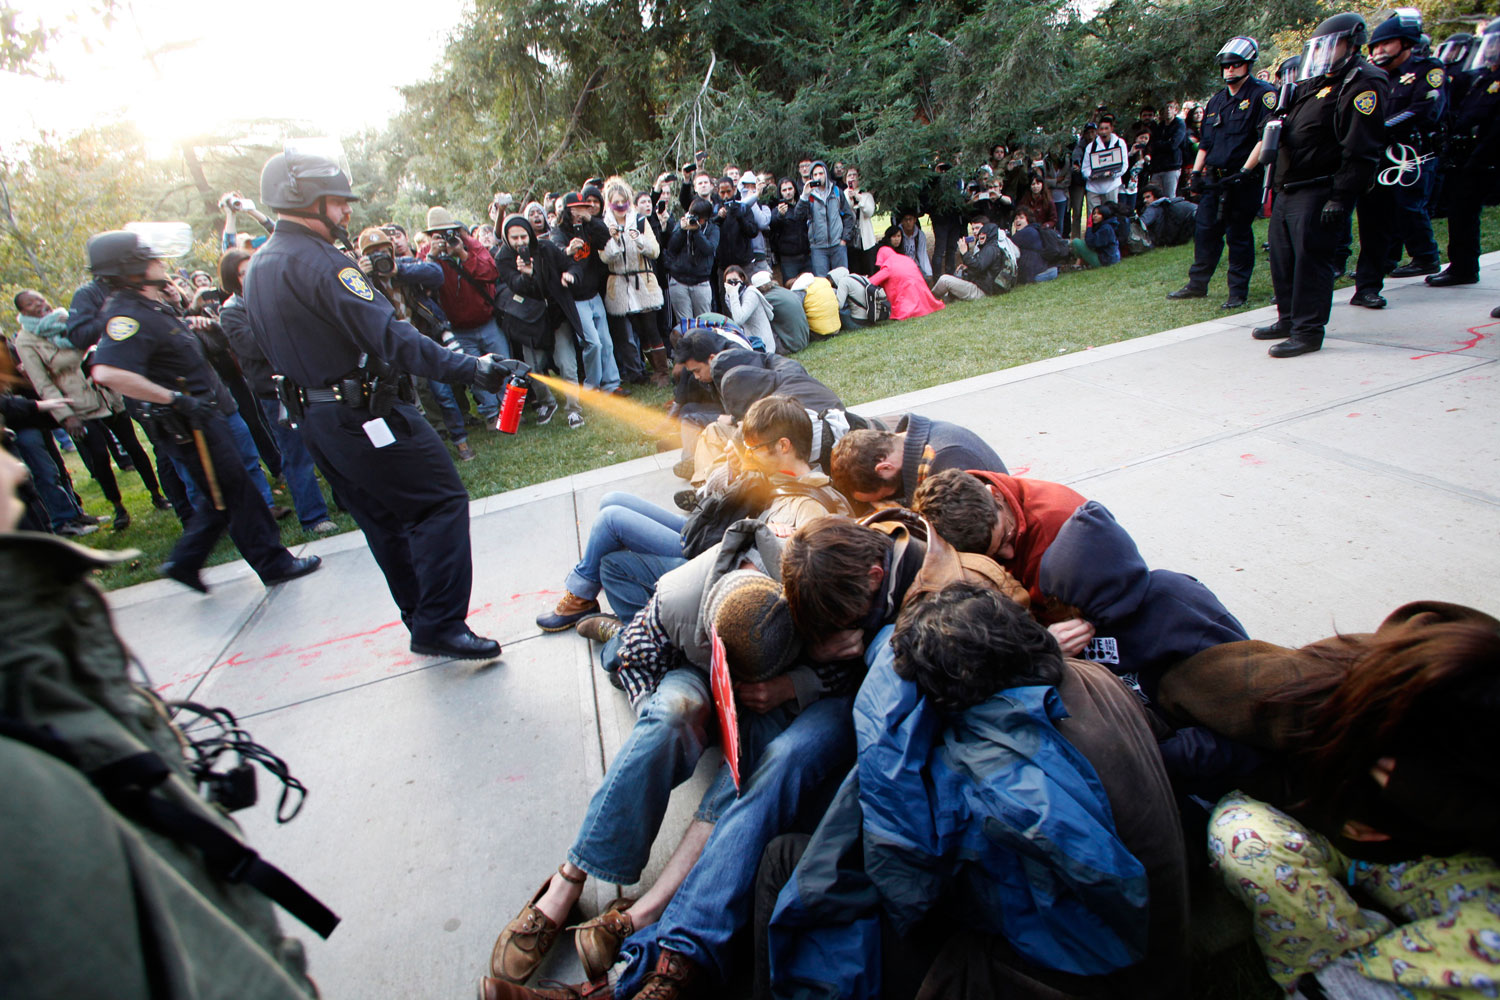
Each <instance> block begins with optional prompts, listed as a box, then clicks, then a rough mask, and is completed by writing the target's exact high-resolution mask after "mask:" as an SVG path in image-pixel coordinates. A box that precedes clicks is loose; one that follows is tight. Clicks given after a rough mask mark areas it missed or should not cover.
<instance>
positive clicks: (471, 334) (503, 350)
mask: <svg viewBox="0 0 1500 1000" xmlns="http://www.w3.org/2000/svg"><path fill="white" fill-rule="evenodd" d="M453 336H454V338H455V339H456V340H457V341H458V343H459V345H460V346H461V347H463V349H464V353H465V354H469V355H472V356H474V357H476V358H478V357H482V356H483V355H486V354H498V355H499V356H500V357H502V358H508V357H510V344H509V343H507V342H506V339H505V337H504V336H503V335H502V334H501V333H500V327H498V326H496V325H495V321H494V320H490V321H489V322H488V323H485V324H484V325H482V326H471V327H469V328H468V329H465V330H460V329H458V328H457V327H454V328H453ZM469 393H470V394H471V395H472V396H473V397H474V405H475V406H476V407H478V409H479V415H480V416H481V417H482V418H484V419H485V420H486V421H488V422H489V423H492V424H493V423H494V422H495V418H496V417H497V416H499V415H500V400H499V399H498V398H497V397H496V396H495V394H494V393H493V392H485V391H484V390H483V389H481V388H479V387H478V386H475V385H471V386H469ZM450 394H451V393H450Z"/></svg>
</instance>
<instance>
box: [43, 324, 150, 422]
mask: <svg viewBox="0 0 1500 1000" xmlns="http://www.w3.org/2000/svg"><path fill="white" fill-rule="evenodd" d="M16 353H17V354H18V355H19V356H20V358H21V367H22V368H24V369H25V370H26V377H27V378H29V379H31V384H32V386H33V387H34V388H35V389H36V392H37V395H39V396H41V397H42V398H43V399H71V400H72V401H73V402H72V404H71V405H70V406H66V407H64V408H63V409H61V410H58V411H56V412H55V413H54V414H53V416H54V417H56V419H57V422H58V423H62V422H63V421H64V420H66V419H67V418H68V417H78V418H79V419H81V420H94V419H96V418H99V417H107V416H109V415H110V414H112V413H119V412H120V411H121V410H123V409H125V404H124V402H123V401H122V400H121V399H120V397H119V396H117V395H115V394H114V393H112V392H110V391H109V390H107V389H100V388H99V387H98V386H96V385H94V383H92V382H90V381H89V380H88V379H87V378H86V377H85V376H84V374H83V369H82V368H81V367H79V366H80V364H81V363H82V362H83V352H82V351H80V350H77V349H75V348H71V347H58V346H57V345H56V344H54V343H52V341H50V340H47V339H46V338H44V337H38V336H37V335H36V334H34V333H27V332H26V331H25V330H22V331H21V332H20V333H18V334H16Z"/></svg>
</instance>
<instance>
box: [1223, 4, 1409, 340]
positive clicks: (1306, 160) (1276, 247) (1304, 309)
mask: <svg viewBox="0 0 1500 1000" xmlns="http://www.w3.org/2000/svg"><path fill="white" fill-rule="evenodd" d="M1366 35H1367V31H1366V28H1365V20H1364V18H1362V17H1360V16H1359V15H1358V14H1352V13H1350V14H1335V15H1334V16H1333V17H1330V18H1328V19H1327V20H1325V21H1323V22H1322V23H1321V24H1319V25H1318V27H1317V28H1316V29H1315V30H1314V31H1313V35H1312V38H1311V39H1309V40H1308V43H1307V47H1306V48H1305V49H1304V50H1303V53H1302V70H1301V75H1302V80H1301V82H1300V83H1298V84H1297V90H1296V92H1295V93H1294V94H1293V95H1292V106H1291V109H1290V110H1289V111H1288V112H1287V116H1286V120H1285V122H1284V123H1283V125H1282V129H1281V148H1280V150H1279V152H1278V154H1277V158H1276V168H1275V169H1276V202H1275V206H1274V208H1273V209H1272V211H1271V233H1270V236H1271V281H1272V283H1273V284H1274V285H1275V288H1276V312H1277V320H1276V322H1275V323H1274V324H1273V325H1271V326H1263V327H1258V328H1256V329H1255V330H1254V331H1252V334H1251V335H1252V336H1253V337H1255V339H1257V340H1282V341H1283V342H1282V343H1280V344H1277V345H1275V346H1274V347H1272V348H1271V350H1270V355H1271V357H1273V358H1294V357H1296V356H1297V355H1299V354H1307V353H1309V352H1312V351H1316V350H1318V349H1319V348H1321V347H1322V346H1323V328H1324V327H1325V326H1326V325H1327V323H1328V312H1329V309H1330V308H1331V307H1332V305H1333V282H1334V276H1335V274H1337V273H1338V272H1337V269H1338V267H1339V263H1340V262H1339V259H1338V258H1339V255H1340V253H1341V252H1342V251H1341V250H1340V247H1341V245H1342V244H1343V243H1344V242H1345V241H1346V240H1347V238H1348V236H1349V228H1350V227H1349V213H1350V211H1351V210H1352V209H1353V208H1354V203H1355V201H1356V200H1357V199H1358V198H1359V196H1360V195H1361V194H1363V193H1364V192H1365V190H1366V189H1368V188H1369V186H1370V182H1371V181H1372V180H1373V179H1374V177H1375V170H1376V167H1377V166H1378V165H1379V158H1380V156H1381V154H1382V152H1383V151H1384V149H1385V109H1386V107H1387V105H1388V104H1389V96H1388V81H1387V79H1386V75H1385V73H1383V72H1382V71H1381V70H1379V69H1377V68H1375V67H1374V66H1372V65H1370V63H1369V62H1368V61H1367V60H1366V59H1365V57H1364V56H1363V55H1361V54H1360V49H1361V48H1362V47H1363V46H1364V44H1365V37H1366Z"/></svg>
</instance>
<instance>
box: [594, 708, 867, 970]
mask: <svg viewBox="0 0 1500 1000" xmlns="http://www.w3.org/2000/svg"><path fill="white" fill-rule="evenodd" d="M853 706H854V696H853V695H844V696H842V697H838V698H824V699H823V700H821V701H817V702H814V703H813V704H812V705H809V706H808V707H807V709H806V710H805V711H803V712H802V714H801V715H798V716H797V717H795V718H794V719H792V720H791V721H790V723H789V724H786V723H784V722H783V723H781V724H782V725H784V726H785V728H784V729H782V730H781V731H780V732H779V733H776V734H775V735H774V737H773V738H771V739H770V740H769V741H768V742H767V743H766V744H765V749H764V751H763V752H760V753H759V754H758V755H755V756H757V757H758V759H755V757H752V756H750V755H747V756H746V759H745V760H744V761H743V762H742V768H741V771H740V776H741V780H742V782H743V787H742V788H741V789H740V793H739V796H738V798H736V799H733V800H732V801H731V804H730V805H729V807H728V809H727V810H725V811H724V813H723V815H722V816H720V817H719V819H718V822H717V823H716V824H715V826H714V832H713V833H712V834H711V835H710V836H709V838H708V843H707V845H705V847H704V848H703V856H702V857H700V858H699V859H698V863H697V864H696V865H694V866H693V870H692V871H691V872H689V873H688V877H687V879H686V881H684V882H683V883H682V887H681V888H679V889H678V890H677V894H676V895H675V896H673V897H672V901H671V902H670V903H668V904H667V908H666V910H665V911H664V912H663V913H662V915H661V919H660V920H659V921H658V922H657V923H656V925H655V926H652V927H647V928H644V929H643V930H641V931H639V932H637V933H635V934H633V935H631V937H630V938H629V939H628V940H627V941H626V942H625V945H624V947H623V948H622V949H621V951H620V954H621V957H623V958H626V959H628V960H629V965H628V967H627V968H626V970H625V972H624V973H623V974H622V975H621V977H620V981H619V983H618V984H617V986H616V988H615V996H618V997H629V996H631V995H633V994H634V993H635V992H636V990H638V989H639V988H640V985H641V982H642V981H643V980H644V979H645V977H646V975H647V974H648V973H649V972H650V971H651V969H652V968H653V967H654V966H655V964H656V956H657V954H658V952H659V950H660V949H661V948H670V949H671V950H673V951H675V952H679V953H681V954H683V955H686V956H687V957H688V958H689V959H690V960H691V961H692V962H693V963H694V964H696V965H697V966H698V967H699V968H701V969H703V970H704V971H705V972H706V973H708V975H709V976H710V977H711V978H716V979H718V980H719V981H720V982H724V981H727V980H728V979H729V973H730V969H729V957H730V951H729V942H730V939H731V938H732V937H733V936H734V935H735V933H736V932H737V931H739V930H740V929H741V928H744V927H745V926H747V925H748V924H749V923H750V918H751V915H752V912H751V911H752V910H753V907H754V897H755V893H754V890H755V871H756V868H757V867H758V866H759V865H760V856H761V853H762V852H763V851H764V850H765V848H766V845H767V844H769V843H770V842H771V840H772V838H774V837H776V836H777V835H779V834H782V833H785V832H787V831H788V830H790V829H791V828H792V827H793V826H794V824H796V823H797V822H798V821H799V818H800V819H802V820H804V821H807V822H809V823H811V822H814V821H815V820H816V819H817V817H816V816H815V815H810V814H812V813H815V812H818V811H819V808H818V807H822V806H824V805H826V802H827V797H828V796H829V794H831V793H832V791H833V790H834V788H836V787H837V785H838V783H839V782H840V781H841V780H842V779H843V777H844V775H845V774H847V773H848V771H849V768H850V766H851V765H852V764H853V763H854V749H855V748H854V714H853ZM785 715H786V712H785V709H777V710H774V711H772V712H768V713H766V715H764V716H760V717H759V721H758V722H757V721H756V719H757V717H756V716H755V714H754V713H752V712H745V713H743V714H742V715H741V717H740V721H741V726H742V733H741V735H742V737H743V738H744V744H743V747H744V748H745V749H752V748H751V747H750V743H751V741H752V739H757V736H758V739H757V741H759V739H764V737H765V735H767V731H768V730H773V729H774V728H775V727H776V725H777V724H778V721H779V718H778V717H780V719H784V718H785ZM724 771H725V772H726V773H727V771H728V768H727V766H726V767H725V768H724ZM722 777H723V775H721V778H722ZM731 789H732V785H731ZM709 794H710V795H713V794H714V791H713V790H712V789H711V790H710V793H709ZM704 798H705V801H707V799H708V798H709V796H705V797H704ZM703 811H704V810H703V809H701V808H700V815H701V814H702V813H703Z"/></svg>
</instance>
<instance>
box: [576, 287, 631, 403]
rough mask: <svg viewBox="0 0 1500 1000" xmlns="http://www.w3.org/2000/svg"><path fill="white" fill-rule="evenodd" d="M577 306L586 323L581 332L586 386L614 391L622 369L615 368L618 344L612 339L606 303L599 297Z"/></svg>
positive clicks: (579, 333)
mask: <svg viewBox="0 0 1500 1000" xmlns="http://www.w3.org/2000/svg"><path fill="white" fill-rule="evenodd" d="M574 305H576V306H577V307H578V318H579V320H580V321H581V322H582V323H583V329H581V330H579V331H578V336H579V338H580V339H582V341H583V384H584V385H586V386H588V387H589V388H590V389H600V390H603V391H604V392H614V391H615V390H616V389H618V388H620V370H619V369H618V368H617V367H616V366H615V345H614V341H613V340H611V339H610V336H609V316H608V315H606V314H605V312H604V300H603V299H602V298H600V297H599V296H597V295H595V296H594V297H593V298H591V299H588V300H586V301H583V302H575V303H574Z"/></svg>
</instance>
